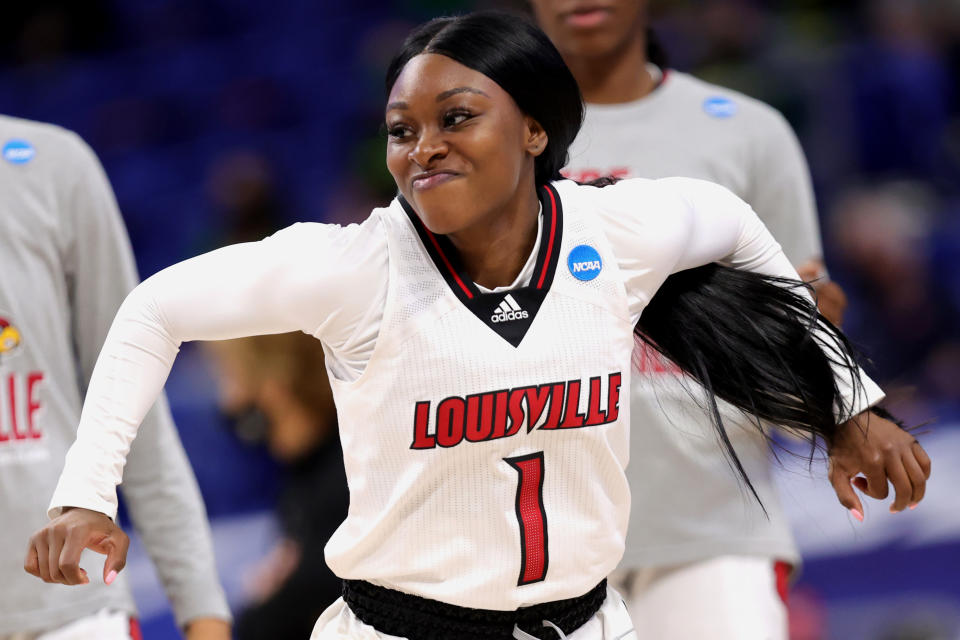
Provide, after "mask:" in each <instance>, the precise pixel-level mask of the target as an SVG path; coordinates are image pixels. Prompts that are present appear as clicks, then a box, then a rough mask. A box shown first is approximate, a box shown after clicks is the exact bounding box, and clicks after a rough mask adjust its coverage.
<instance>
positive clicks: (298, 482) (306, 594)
mask: <svg viewBox="0 0 960 640" xmlns="http://www.w3.org/2000/svg"><path fill="white" fill-rule="evenodd" d="M207 348H208V352H209V353H210V354H211V356H212V357H213V360H214V362H215V365H216V369H217V370H218V372H219V376H218V383H219V392H220V402H221V406H222V407H223V409H224V410H225V411H227V412H229V413H232V414H234V415H235V416H237V417H238V423H237V426H238V430H239V433H238V435H240V437H242V438H244V439H246V440H248V441H252V440H255V439H258V438H260V439H262V440H264V441H265V443H266V445H267V448H268V450H269V451H270V453H271V454H272V455H273V456H274V457H275V458H276V459H277V460H278V461H280V462H281V463H282V464H283V465H284V466H285V467H286V478H285V479H284V481H283V484H282V488H281V495H280V500H279V504H278V507H277V515H278V517H279V520H280V527H281V530H282V538H281V540H280V541H279V542H278V543H277V545H276V546H275V547H274V549H273V551H272V552H271V553H270V554H269V555H268V556H267V557H266V558H265V559H264V560H263V561H262V562H261V564H260V565H259V566H258V567H257V569H256V570H255V571H254V572H253V574H252V575H251V576H250V579H249V584H250V597H251V603H250V605H249V606H248V607H247V608H246V609H245V610H244V611H243V612H241V614H240V615H239V616H238V619H237V624H236V636H237V638H239V639H240V640H249V639H254V638H264V639H267V638H269V639H272V638H307V637H309V635H310V631H311V630H312V629H313V625H314V623H315V622H316V620H317V618H318V617H319V616H320V614H321V613H322V612H323V610H324V609H325V608H326V607H327V606H328V605H330V604H331V603H332V602H333V601H334V600H336V599H337V598H338V597H339V596H340V592H341V585H342V583H341V581H340V579H339V578H337V577H336V576H335V575H333V573H332V572H331V571H330V569H328V568H327V566H326V562H325V561H324V555H323V548H324V545H325V544H326V542H327V540H328V539H329V538H330V536H331V535H332V534H333V532H334V531H335V530H336V528H337V527H338V526H339V525H340V523H341V522H343V520H344V519H345V518H346V516H347V507H348V505H349V495H348V492H347V481H346V474H345V473H344V469H343V454H342V453H341V451H340V440H339V437H338V435H337V421H336V410H335V408H334V406H333V396H332V393H331V391H330V385H329V383H328V382H327V378H326V370H325V368H324V363H323V348H322V346H321V345H320V343H319V342H318V341H317V340H315V339H313V338H312V337H310V336H307V335H304V334H302V333H288V334H281V335H273V336H259V337H255V338H244V339H240V340H227V341H222V342H212V343H209V344H208V345H207Z"/></svg>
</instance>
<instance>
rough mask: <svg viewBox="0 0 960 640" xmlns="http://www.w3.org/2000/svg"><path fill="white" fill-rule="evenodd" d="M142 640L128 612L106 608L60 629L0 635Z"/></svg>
mask: <svg viewBox="0 0 960 640" xmlns="http://www.w3.org/2000/svg"><path fill="white" fill-rule="evenodd" d="M131 638H132V639H133V640H140V639H141V636H140V630H139V627H138V626H137V622H136V621H135V620H131V619H130V616H129V615H127V614H126V613H121V612H119V611H109V610H107V609H104V610H102V611H98V612H97V613H95V614H93V615H91V616H86V617H84V618H80V619H79V620H74V621H73V622H71V623H70V624H67V625H64V626H62V627H60V628H58V629H53V630H50V631H44V632H42V633H13V634H10V635H6V636H4V635H0V640H94V639H96V640H131Z"/></svg>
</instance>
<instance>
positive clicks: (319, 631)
mask: <svg viewBox="0 0 960 640" xmlns="http://www.w3.org/2000/svg"><path fill="white" fill-rule="evenodd" d="M521 637H522V636H521ZM557 638H558V640H559V638H560V636H559V635H558V636H557ZM310 640H406V639H405V638H401V637H399V636H391V635H387V634H385V633H380V632H379V631H377V630H376V629H374V628H373V627H371V626H370V625H368V624H364V623H363V622H361V621H360V620H359V619H358V618H357V616H355V615H354V613H353V611H351V610H350V607H348V606H347V603H345V602H344V601H343V598H338V599H337V601H336V602H334V603H333V604H332V605H330V606H329V607H328V608H327V610H326V611H324V612H323V614H322V615H321V616H320V619H319V620H317V625H316V626H315V627H314V628H313V634H311V636H310ZM567 640H639V637H638V636H637V635H636V633H635V632H634V630H633V623H632V622H630V615H629V614H628V613H627V609H626V606H624V604H623V600H622V599H621V598H620V594H618V593H617V592H616V591H615V590H614V589H613V588H612V587H609V586H608V587H607V598H606V600H604V601H603V604H602V605H601V606H600V609H599V610H598V611H597V612H596V613H595V614H594V616H593V617H592V618H590V619H589V620H587V622H586V623H585V624H584V625H583V626H582V627H580V628H579V629H577V630H576V631H574V632H573V633H571V634H570V635H568V636H567Z"/></svg>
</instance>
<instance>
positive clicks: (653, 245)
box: [587, 178, 797, 322]
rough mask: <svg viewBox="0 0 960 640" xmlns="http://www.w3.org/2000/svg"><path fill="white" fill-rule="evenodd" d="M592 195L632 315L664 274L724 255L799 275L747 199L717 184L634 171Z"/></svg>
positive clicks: (734, 262)
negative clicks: (645, 175)
mask: <svg viewBox="0 0 960 640" xmlns="http://www.w3.org/2000/svg"><path fill="white" fill-rule="evenodd" d="M587 188H589V187H587ZM591 195H592V196H594V197H593V198H592V199H591V200H592V201H595V202H596V203H597V204H599V207H598V212H599V214H600V218H601V221H602V224H603V226H604V228H605V230H606V236H607V238H608V240H609V241H610V244H611V247H612V249H613V252H614V255H616V257H617V264H618V266H619V267H620V270H621V272H622V274H623V277H624V281H625V285H626V288H627V297H628V301H629V304H630V314H631V318H632V319H633V321H634V322H636V321H637V320H639V318H640V314H641V313H642V312H643V309H644V308H645V307H646V306H647V304H648V303H649V302H650V299H651V298H653V295H654V294H655V293H656V291H657V289H659V288H660V285H661V284H663V281H664V280H666V279H667V276H669V275H670V274H671V273H676V272H677V271H683V270H684V269H692V268H693V267H699V266H701V265H704V264H709V263H711V262H719V261H722V262H724V263H726V264H729V265H731V266H734V267H736V268H738V269H746V270H748V271H757V272H760V273H765V274H768V275H778V276H784V277H791V278H796V277H797V274H796V271H795V270H794V269H793V267H791V266H790V262H789V261H788V260H787V259H786V257H785V256H784V255H783V252H782V251H781V250H780V245H779V244H777V242H776V240H774V239H773V236H771V235H770V233H769V232H768V231H767V229H766V227H764V226H763V223H762V222H760V219H759V218H757V216H756V214H755V213H754V212H753V210H752V209H751V208H750V205H748V204H747V203H745V202H744V201H743V200H741V199H740V198H738V197H737V196H736V195H734V194H733V193H731V192H730V191H729V190H727V189H726V188H724V187H721V186H720V185H717V184H714V183H712V182H707V181H705V180H697V179H694V178H663V179H660V180H647V179H643V178H635V179H629V180H622V181H620V182H618V183H616V184H614V185H611V186H609V187H604V188H602V189H598V190H596V191H595V192H594V193H593V194H591Z"/></svg>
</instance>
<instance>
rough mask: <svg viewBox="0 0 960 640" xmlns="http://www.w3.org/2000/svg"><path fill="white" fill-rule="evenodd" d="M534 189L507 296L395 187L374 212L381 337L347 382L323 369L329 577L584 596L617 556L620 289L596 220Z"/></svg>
mask: <svg viewBox="0 0 960 640" xmlns="http://www.w3.org/2000/svg"><path fill="white" fill-rule="evenodd" d="M540 198H541V203H542V210H543V213H542V215H543V220H542V223H543V236H542V240H541V242H540V248H539V253H538V255H537V262H536V267H535V271H534V274H533V278H532V280H531V282H530V284H529V285H528V286H526V287H520V288H517V289H512V290H510V291H509V292H501V293H483V292H481V291H480V290H479V289H478V288H477V287H476V285H474V284H473V282H472V281H471V280H470V279H469V277H468V276H467V275H466V274H465V272H464V271H463V270H462V269H461V267H460V265H459V262H458V261H457V257H456V252H455V251H453V250H452V246H451V245H450V244H449V240H447V239H446V238H444V237H442V236H436V235H434V234H432V233H431V232H430V231H429V230H427V229H426V228H425V227H424V226H423V225H422V224H421V223H420V221H419V219H418V218H417V217H416V215H415V214H413V212H412V211H411V210H409V209H408V208H407V209H405V208H404V203H402V202H401V201H399V200H397V201H394V202H393V203H392V205H391V206H390V207H388V208H386V209H380V210H378V211H377V212H375V213H374V215H377V216H380V217H381V220H382V224H383V227H384V228H385V230H386V235H387V246H388V251H389V265H390V266H389V288H388V294H387V301H386V306H385V309H384V310H383V320H382V323H381V325H380V333H379V337H378V339H377V344H376V348H375V350H374V352H373V355H372V357H371V359H370V361H369V363H368V364H367V367H366V369H365V371H364V372H363V374H362V375H361V376H360V377H359V378H358V379H356V380H354V381H352V382H346V381H341V380H337V379H335V378H334V377H333V376H331V378H332V380H331V382H332V385H333V391H334V395H335V397H336V403H337V407H338V410H339V417H340V434H341V439H342V442H343V453H344V461H345V465H346V470H347V477H348V480H349V484H350V494H351V501H350V511H349V514H348V517H347V520H346V521H345V522H344V523H343V525H341V527H340V528H339V529H338V530H337V532H336V533H335V534H334V536H333V538H332V539H331V540H330V542H329V544H328V545H327V548H326V555H327V562H328V564H329V565H330V567H331V568H332V569H333V571H334V572H335V573H336V574H337V575H339V576H341V577H343V578H349V579H362V580H367V581H370V582H373V583H375V584H379V585H382V586H385V587H389V588H392V589H396V590H399V591H404V592H408V593H414V594H417V595H420V596H424V597H428V598H432V599H434V600H440V601H444V602H448V603H452V604H456V605H460V606H466V607H475V608H483V609H498V610H512V609H516V608H518V607H523V606H526V605H530V604H534V603H540V602H547V601H551V600H558V599H562V598H570V597H574V596H578V595H581V594H583V593H585V592H586V591H588V590H589V589H591V588H592V587H594V586H595V585H596V584H597V583H599V582H600V581H601V580H602V579H603V578H604V577H606V575H607V574H608V573H609V572H610V571H611V570H612V569H613V568H614V567H615V566H616V565H617V563H618V561H619V560H620V557H621V555H622V553H623V544H624V538H625V533H626V526H627V519H628V513H629V505H630V494H629V490H628V488H627V483H626V480H625V477H624V472H623V469H624V467H625V466H626V463H627V459H626V458H627V452H628V450H629V447H628V440H627V438H628V436H627V424H629V415H628V414H629V402H628V398H627V390H628V389H629V388H630V381H629V371H630V351H631V347H632V342H633V326H632V323H631V321H630V315H629V312H628V307H627V298H626V293H625V289H624V286H623V283H622V282H621V280H620V278H619V272H618V269H617V266H616V260H615V258H614V256H613V255H612V252H611V248H610V246H609V244H608V242H607V239H606V238H605V237H604V235H603V232H602V231H601V229H600V227H599V225H598V223H597V222H596V220H595V219H594V218H591V217H590V216H589V215H588V212H586V211H582V210H579V209H578V207H576V206H574V205H571V206H569V207H567V208H566V209H564V208H563V207H562V206H561V203H560V198H559V196H558V195H557V192H556V190H555V189H554V187H553V186H549V187H546V188H543V189H541V191H540ZM558 265H561V266H560V267H559V268H558ZM398 416H399V417H400V418H399V419H398Z"/></svg>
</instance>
